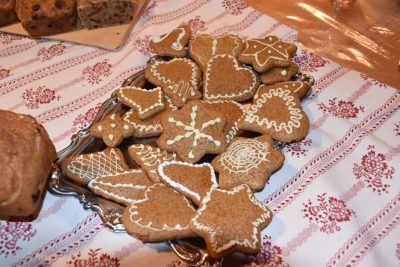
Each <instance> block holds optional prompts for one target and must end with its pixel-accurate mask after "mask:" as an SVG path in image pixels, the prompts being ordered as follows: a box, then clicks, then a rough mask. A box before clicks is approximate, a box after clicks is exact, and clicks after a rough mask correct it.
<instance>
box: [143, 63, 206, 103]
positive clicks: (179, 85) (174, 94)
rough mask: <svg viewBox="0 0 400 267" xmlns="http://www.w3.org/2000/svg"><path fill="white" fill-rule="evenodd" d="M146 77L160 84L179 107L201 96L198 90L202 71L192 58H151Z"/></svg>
mask: <svg viewBox="0 0 400 267" xmlns="http://www.w3.org/2000/svg"><path fill="white" fill-rule="evenodd" d="M145 77H146V79H147V80H148V81H150V82H151V83H153V84H155V85H156V86H160V87H161V88H162V89H163V91H164V93H165V94H166V95H167V96H169V97H170V98H171V101H172V103H173V104H174V105H175V106H177V107H182V106H183V105H184V104H185V103H186V102H187V101H189V100H193V99H199V98H201V93H200V91H199V90H198V87H199V82H200V77H201V71H200V69H199V67H198V66H197V64H196V63H195V62H193V61H191V60H190V59H187V58H174V59H172V60H170V61H160V60H151V61H150V62H149V63H148V64H147V67H146V70H145Z"/></svg>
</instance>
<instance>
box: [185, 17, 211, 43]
mask: <svg viewBox="0 0 400 267" xmlns="http://www.w3.org/2000/svg"><path fill="white" fill-rule="evenodd" d="M188 24H189V26H190V30H191V31H192V36H191V38H194V37H196V36H197V35H198V34H199V33H200V32H204V31H205V30H206V29H207V27H206V23H205V22H204V21H203V20H201V19H200V16H196V17H195V18H193V19H190V20H189V22H188Z"/></svg>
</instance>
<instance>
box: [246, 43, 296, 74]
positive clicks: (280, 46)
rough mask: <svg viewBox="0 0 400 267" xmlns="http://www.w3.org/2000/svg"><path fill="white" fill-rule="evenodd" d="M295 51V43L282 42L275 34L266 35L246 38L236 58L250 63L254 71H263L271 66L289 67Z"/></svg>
mask: <svg viewBox="0 0 400 267" xmlns="http://www.w3.org/2000/svg"><path fill="white" fill-rule="evenodd" d="M296 51H297V47H296V46H295V45H293V44H289V43H285V42H282V41H281V40H279V38H278V37H276V36H267V37H265V38H264V39H250V40H247V41H246V43H245V48H244V50H243V51H242V52H241V53H240V55H239V57H238V58H239V61H240V62H243V63H246V64H252V65H253V68H254V69H255V70H256V71H258V72H264V71H267V70H268V69H270V68H272V67H289V66H290V64H291V62H292V57H293V56H294V54H296Z"/></svg>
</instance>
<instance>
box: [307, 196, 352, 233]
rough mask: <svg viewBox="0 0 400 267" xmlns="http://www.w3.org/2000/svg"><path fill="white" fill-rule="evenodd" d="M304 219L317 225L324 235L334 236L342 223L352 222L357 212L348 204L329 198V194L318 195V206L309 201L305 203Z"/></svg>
mask: <svg viewBox="0 0 400 267" xmlns="http://www.w3.org/2000/svg"><path fill="white" fill-rule="evenodd" d="M303 206H304V209H303V210H302V211H303V213H304V214H303V217H304V218H307V219H308V220H309V221H310V223H316V224H317V225H318V227H319V230H320V231H321V232H323V233H327V234H332V233H334V232H337V231H340V230H341V227H340V226H339V224H340V223H343V222H348V221H350V219H351V217H352V216H355V212H354V211H353V210H351V209H349V208H347V206H346V203H345V202H344V201H343V200H340V199H338V198H336V197H329V198H328V197H327V193H323V194H322V195H317V204H316V205H314V204H313V202H312V201H311V200H310V199H309V200H308V202H306V203H303Z"/></svg>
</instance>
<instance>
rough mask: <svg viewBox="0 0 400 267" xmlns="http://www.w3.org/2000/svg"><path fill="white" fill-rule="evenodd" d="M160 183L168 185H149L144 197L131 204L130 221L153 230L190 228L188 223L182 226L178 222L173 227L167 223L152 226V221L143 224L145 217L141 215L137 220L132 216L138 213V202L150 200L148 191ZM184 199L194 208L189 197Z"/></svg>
mask: <svg viewBox="0 0 400 267" xmlns="http://www.w3.org/2000/svg"><path fill="white" fill-rule="evenodd" d="M160 185H161V186H166V185H162V184H154V185H152V186H149V187H148V188H147V190H146V191H145V193H144V199H141V200H137V201H135V202H134V203H132V204H131V206H130V207H129V213H130V215H129V220H130V222H131V223H134V224H136V225H138V226H140V227H143V228H147V229H150V230H153V231H173V230H188V229H189V224H188V225H187V226H181V225H180V224H177V225H175V226H173V227H171V226H169V225H168V224H165V223H164V224H163V226H162V228H155V227H152V222H149V223H148V224H141V223H140V221H142V220H143V218H140V217H139V218H138V219H137V220H134V219H133V218H132V216H133V215H138V212H137V211H136V209H137V205H136V204H138V203H143V202H146V201H148V200H149V198H148V195H147V193H148V192H149V191H151V190H152V189H153V187H156V186H160ZM171 191H172V192H173V193H174V194H178V195H179V196H182V195H181V194H179V193H178V192H176V191H174V190H172V189H171ZM182 199H184V200H185V201H186V204H187V206H188V207H190V208H191V209H193V210H194V208H193V206H192V205H191V204H190V202H189V200H187V198H185V197H183V196H182Z"/></svg>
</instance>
